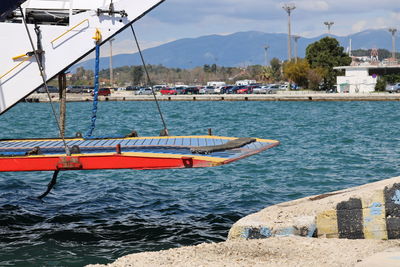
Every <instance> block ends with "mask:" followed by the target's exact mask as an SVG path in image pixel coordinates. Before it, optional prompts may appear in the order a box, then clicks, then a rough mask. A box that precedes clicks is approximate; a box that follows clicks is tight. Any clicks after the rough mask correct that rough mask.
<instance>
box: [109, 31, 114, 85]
mask: <svg viewBox="0 0 400 267" xmlns="http://www.w3.org/2000/svg"><path fill="white" fill-rule="evenodd" d="M114 41H115V39H114V38H112V39H110V41H109V42H110V86H111V87H113V83H114V73H113V63H112V58H113V51H112V42H114Z"/></svg>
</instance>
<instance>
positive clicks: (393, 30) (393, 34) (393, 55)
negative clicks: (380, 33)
mask: <svg viewBox="0 0 400 267" xmlns="http://www.w3.org/2000/svg"><path fill="white" fill-rule="evenodd" d="M389 32H390V33H391V34H392V58H393V60H395V59H396V32H397V29H396V28H389Z"/></svg>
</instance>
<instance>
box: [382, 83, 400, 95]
mask: <svg viewBox="0 0 400 267" xmlns="http://www.w3.org/2000/svg"><path fill="white" fill-rule="evenodd" d="M385 91H386V92H389V93H400V83H396V84H389V85H387V86H386V89H385Z"/></svg>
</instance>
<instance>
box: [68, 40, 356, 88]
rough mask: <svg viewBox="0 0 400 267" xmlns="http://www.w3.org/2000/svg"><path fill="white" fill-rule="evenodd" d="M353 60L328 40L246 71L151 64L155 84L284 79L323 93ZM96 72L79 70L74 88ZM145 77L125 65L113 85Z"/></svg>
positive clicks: (106, 77)
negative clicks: (300, 55)
mask: <svg viewBox="0 0 400 267" xmlns="http://www.w3.org/2000/svg"><path fill="white" fill-rule="evenodd" d="M350 63H351V58H350V57H349V56H348V55H347V54H346V53H344V49H343V47H341V46H340V45H339V42H338V41H337V40H336V39H334V38H331V37H325V38H323V39H321V40H319V41H317V42H315V43H313V44H311V45H309V46H308V47H307V49H306V57H305V58H304V59H301V58H298V59H296V60H293V61H290V62H289V61H286V62H283V63H282V62H281V61H280V60H279V59H277V58H273V59H272V60H271V61H270V65H269V66H261V65H253V66H248V67H246V68H239V67H221V66H217V65H216V64H212V65H204V66H202V67H197V68H193V69H180V68H167V67H164V66H162V65H148V66H147V69H148V71H149V74H150V77H151V79H152V83H153V84H165V83H178V82H180V83H184V84H192V83H196V84H205V83H206V82H208V81H212V80H215V81H226V82H228V83H234V82H235V81H236V80H242V79H256V80H258V81H260V82H266V83H277V82H281V81H282V80H287V81H290V82H291V83H296V84H297V85H299V86H301V87H303V88H309V89H313V90H321V89H326V88H332V86H333V85H334V84H336V76H337V75H339V74H341V73H340V72H339V71H337V70H334V69H333V67H335V66H343V65H349V64H350ZM99 76H100V79H101V80H102V81H103V82H104V83H107V82H109V70H108V69H105V70H101V71H100V73H99ZM93 77H94V73H93V71H92V70H85V69H84V68H82V67H80V68H78V69H77V71H76V73H75V74H73V75H72V77H71V79H70V82H71V84H75V85H92V84H93ZM145 84H147V79H146V75H145V72H144V69H143V67H142V66H125V67H119V68H115V69H114V85H116V86H126V85H145Z"/></svg>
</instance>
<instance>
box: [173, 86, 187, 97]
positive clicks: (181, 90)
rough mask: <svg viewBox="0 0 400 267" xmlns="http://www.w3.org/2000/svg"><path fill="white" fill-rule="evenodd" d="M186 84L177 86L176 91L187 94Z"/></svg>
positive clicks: (179, 93)
mask: <svg viewBox="0 0 400 267" xmlns="http://www.w3.org/2000/svg"><path fill="white" fill-rule="evenodd" d="M186 88H187V87H186V86H177V87H175V90H176V92H177V93H178V95H185V94H186Z"/></svg>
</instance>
